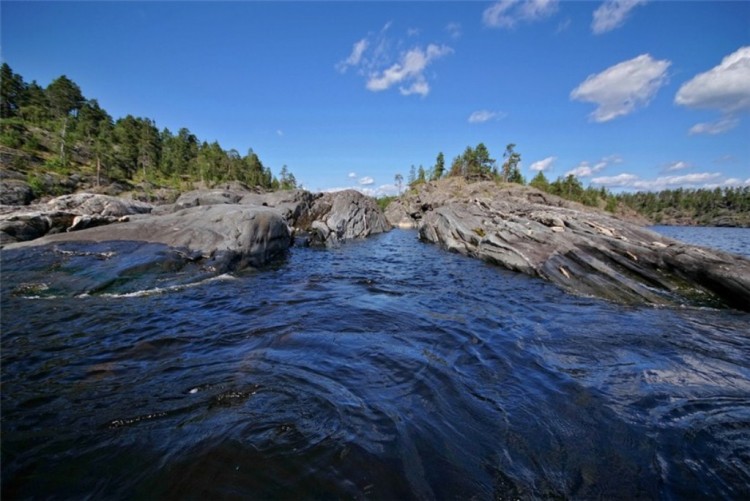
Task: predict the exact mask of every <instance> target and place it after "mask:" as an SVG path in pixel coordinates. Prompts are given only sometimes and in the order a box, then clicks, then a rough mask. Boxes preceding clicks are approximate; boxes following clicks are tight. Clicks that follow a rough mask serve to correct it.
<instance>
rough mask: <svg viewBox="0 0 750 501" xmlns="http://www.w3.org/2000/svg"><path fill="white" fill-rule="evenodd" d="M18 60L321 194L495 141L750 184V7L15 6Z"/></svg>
mask: <svg viewBox="0 0 750 501" xmlns="http://www.w3.org/2000/svg"><path fill="white" fill-rule="evenodd" d="M0 23H1V24H0V28H1V30H0V57H1V58H2V60H3V61H4V62H7V63H8V64H9V65H10V66H11V68H12V69H13V71H14V72H16V73H19V74H21V75H22V76H23V78H24V80H25V81H27V82H30V81H32V80H36V81H37V82H38V83H39V84H40V85H43V86H46V85H48V84H49V83H50V82H51V81H52V80H54V79H55V78H57V77H59V76H61V75H66V76H67V77H68V78H70V79H72V80H73V81H74V82H76V83H77V84H78V85H79V86H80V87H81V90H82V92H83V94H84V96H86V97H87V98H95V99H97V100H98V101H99V104H100V105H101V106H102V107H103V108H104V109H106V110H107V111H108V112H109V113H110V114H111V115H112V116H113V117H114V118H121V117H124V116H126V115H128V114H132V115H134V116H141V117H147V118H151V119H153V120H155V121H156V125H157V127H159V128H160V129H161V128H165V127H166V128H169V129H170V130H171V131H172V132H176V131H177V130H178V129H180V128H181V127H187V128H188V129H190V131H191V132H192V133H194V134H195V135H196V136H197V137H198V138H199V139H201V140H205V141H209V142H211V141H214V140H215V141H218V142H219V143H220V144H221V146H222V147H223V148H224V149H226V150H229V149H236V150H237V151H239V152H240V153H242V154H245V153H246V152H247V151H248V149H249V148H252V149H253V150H254V151H255V152H256V153H257V154H258V155H259V157H260V159H261V161H262V162H263V163H264V165H267V166H270V167H271V169H272V170H273V171H274V173H276V174H278V173H279V171H280V170H281V167H282V166H283V165H286V166H287V167H288V168H289V170H291V172H293V173H294V175H295V176H296V178H297V181H298V182H300V183H301V184H302V185H303V186H304V187H305V188H307V189H309V190H313V191H326V190H333V189H343V188H356V189H359V190H361V191H363V192H364V193H367V194H371V195H375V196H380V195H386V194H395V193H396V191H397V188H396V186H395V181H394V178H395V176H396V174H401V175H402V176H404V178H405V179H406V178H408V175H409V171H410V167H411V166H412V165H414V166H416V167H419V166H420V165H422V166H424V168H425V169H429V168H431V167H432V166H433V165H434V164H435V160H436V157H437V155H438V153H440V152H442V153H443V154H444V155H445V158H446V163H447V164H448V165H450V162H451V160H452V159H453V158H454V157H455V156H458V155H460V154H461V153H462V152H463V151H464V150H465V149H466V147H467V146H472V147H473V146H476V145H477V144H478V143H480V142H483V143H484V144H485V145H486V146H487V147H488V148H489V150H490V153H491V154H492V156H493V158H495V159H497V160H498V163H501V162H502V155H503V152H504V150H505V147H506V145H507V144H509V143H513V144H515V145H516V147H515V149H516V151H517V152H519V153H520V154H521V158H522V163H521V171H522V174H523V175H524V176H525V177H526V178H527V180H529V179H531V178H532V177H533V176H534V175H535V174H536V173H537V172H539V171H540V170H541V171H544V173H545V175H546V176H547V177H548V178H549V179H550V180H553V179H556V178H557V177H559V176H565V175H568V174H575V175H576V176H578V177H579V179H580V180H581V181H582V182H583V184H584V185H585V186H586V185H589V184H591V185H593V186H596V187H601V186H604V187H607V188H608V189H610V190H612V191H615V192H619V191H639V190H640V191H643V190H659V189H665V188H677V187H685V188H700V187H711V188H713V187H717V186H730V185H732V186H742V185H750V2H748V1H729V2H722V1H666V0H662V1H643V0H617V1H613V0H607V1H603V2H601V1H577V2H573V1H557V0H500V1H498V2H475V1H462V2H432V1H421V2H399V1H380V2H353V1H329V2H315V1H302V2H283V1H282V2H250V1H234V2H197V1H192V2H178V1H171V2H170V1H167V2H148V1H139V2H35V1H25V2H13V1H5V0H3V1H2V3H0Z"/></svg>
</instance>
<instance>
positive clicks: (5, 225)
mask: <svg viewBox="0 0 750 501" xmlns="http://www.w3.org/2000/svg"><path fill="white" fill-rule="evenodd" d="M0 207H1V210H0V247H2V246H4V245H7V244H10V243H14V242H24V241H28V240H34V239H36V238H40V237H43V236H44V235H47V234H55V233H60V232H65V231H77V230H82V229H86V228H92V227H95V226H102V225H106V224H111V223H115V222H122V221H126V220H128V218H129V217H130V216H133V215H137V214H148V213H150V212H151V210H152V209H153V206H152V205H150V204H147V203H143V202H139V201H136V200H126V199H122V198H117V197H113V196H109V195H99V194H94V193H77V194H74V195H63V196H61V197H57V198H53V199H52V200H50V201H49V202H47V203H44V204H37V205H29V206H8V205H4V206H0Z"/></svg>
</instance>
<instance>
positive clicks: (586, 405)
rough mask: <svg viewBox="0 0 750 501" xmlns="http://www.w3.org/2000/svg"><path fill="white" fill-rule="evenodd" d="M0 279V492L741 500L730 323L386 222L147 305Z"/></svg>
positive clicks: (743, 346) (743, 426)
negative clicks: (449, 247)
mask: <svg viewBox="0 0 750 501" xmlns="http://www.w3.org/2000/svg"><path fill="white" fill-rule="evenodd" d="M43 261H44V260H36V261H35V260H34V258H32V257H23V256H22V255H19V254H13V253H4V254H3V270H4V273H5V271H7V270H14V269H23V270H25V271H24V276H26V277H29V276H32V277H33V276H35V275H34V273H35V271H34V270H35V269H42V268H43V266H44V265H43ZM42 271H43V270H42ZM58 272H59V270H58ZM38 273H42V272H38ZM149 274H151V275H149ZM71 276H73V277H74V278H70V280H75V273H73V274H72V275H71ZM148 276H151V281H152V282H153V281H155V280H156V281H158V280H162V279H163V277H164V275H163V274H162V271H161V270H156V271H154V270H153V269H151V268H149V269H148V270H147V272H146V275H145V276H144V275H139V276H138V277H135V278H133V280H138V281H143V282H144V283H145V282H146V281H147V279H148ZM14 277H15V278H16V281H18V279H17V277H16V276H15V275H13V273H9V274H7V273H6V274H4V280H3V284H2V378H3V389H2V479H3V482H2V495H3V498H6V497H8V498H15V497H29V496H33V497H49V496H55V497H63V498H66V497H81V496H91V497H95V498H99V497H107V498H122V497H190V498H217V497H228V498H266V497H274V498H278V497H285V498H300V497H305V498H316V497H323V498H330V497H342V498H348V497H351V498H358V499H359V498H377V499H392V498H428V499H429V498H461V499H464V498H472V497H475V498H476V499H493V498H498V499H506V498H530V497H534V498H549V497H559V496H562V497H575V498H593V497H604V498H613V497H615V498H662V497H666V498H693V497H711V498H735V499H738V498H747V497H748V496H750V338H749V337H748V336H747V332H750V315H748V314H746V313H738V312H733V311H718V310H709V309H700V310H698V309H695V310H694V309H668V308H651V307H648V308H646V307H644V308H635V307H625V306H620V305H614V304H610V303H607V302H603V301H599V300H594V299H585V298H578V297H573V296H569V295H566V294H564V293H562V292H561V291H559V290H558V289H556V288H555V287H553V286H550V285H547V284H545V283H543V282H541V281H538V280H534V279H531V278H528V277H525V276H522V275H519V274H513V273H510V272H506V271H504V270H500V269H498V268H495V267H491V266H488V265H486V264H483V263H481V262H479V261H475V260H471V259H467V258H464V257H461V256H457V255H454V254H447V253H444V252H442V251H440V250H439V249H437V248H436V247H433V246H429V245H425V244H421V243H419V242H418V241H417V238H416V234H415V233H414V232H408V231H393V232H391V233H388V234H385V235H381V236H378V237H375V238H372V239H369V240H367V241H364V242H357V243H352V244H348V245H344V246H342V247H341V248H339V249H334V250H318V249H293V251H292V252H291V253H290V255H289V256H288V257H287V259H286V260H285V261H283V262H279V263H277V264H276V265H274V266H272V267H270V268H269V269H265V270H262V271H259V272H247V273H243V274H240V275H236V276H232V277H230V276H224V277H222V278H221V279H219V280H210V281H204V282H201V283H199V284H198V285H195V286H183V285H179V284H177V285H175V284H174V283H172V282H170V286H169V287H165V288H163V290H154V287H153V284H152V286H150V287H149V290H151V291H152V292H151V293H149V294H138V293H133V292H134V291H132V290H131V289H132V287H130V288H128V287H125V288H123V287H124V286H122V284H116V285H113V286H112V287H109V288H104V289H103V290H101V291H100V292H99V293H97V294H91V295H88V296H83V297H76V294H74V293H73V292H70V291H73V290H74V288H70V287H69V288H65V287H62V288H60V287H58V291H59V290H62V291H68V292H67V293H58V294H56V295H51V297H50V296H45V295H44V294H39V293H38V291H33V290H24V289H19V288H18V283H10V281H9V280H6V278H11V279H14ZM154 277H157V278H154ZM63 278H64V277H63V276H62V275H60V276H58V279H60V280H62V279H63ZM37 279H38V280H37ZM34 280H36V281H38V282H39V281H43V280H42V279H41V278H40V277H37V278H35V279H34ZM32 281H33V280H32ZM138 283H139V284H140V282H138ZM157 285H158V284H157ZM121 291H125V292H124V293H122V294H119V292H121Z"/></svg>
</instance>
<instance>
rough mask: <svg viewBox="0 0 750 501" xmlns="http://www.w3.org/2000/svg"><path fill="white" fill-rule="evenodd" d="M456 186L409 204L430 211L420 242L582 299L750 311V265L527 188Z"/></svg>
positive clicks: (424, 214)
mask: <svg viewBox="0 0 750 501" xmlns="http://www.w3.org/2000/svg"><path fill="white" fill-rule="evenodd" d="M455 183H456V182H455V181H452V180H448V181H446V182H445V183H443V182H440V183H435V184H434V185H433V186H432V193H437V192H439V191H442V194H441V195H439V196H437V197H436V196H433V195H432V194H431V192H429V191H428V192H425V191H421V192H419V193H417V194H416V195H414V198H417V197H419V201H416V200H406V201H405V203H404V205H409V204H411V205H412V206H414V205H416V204H419V205H418V206H419V207H425V206H429V207H430V208H429V209H427V210H424V211H421V213H420V217H419V219H418V220H415V221H418V222H417V223H416V224H418V227H419V236H420V238H421V239H422V240H425V241H428V242H432V243H436V244H438V245H440V246H441V247H443V248H445V249H447V250H450V251H454V252H458V253H461V254H465V255H468V256H472V257H476V258H479V259H482V260H484V261H487V262H491V263H494V264H497V265H500V266H503V267H505V268H508V269H510V270H515V271H519V272H522V273H525V274H528V275H531V276H536V277H541V278H544V279H546V280H549V281H551V282H553V283H555V284H557V285H558V286H560V287H562V288H563V289H565V290H568V291H570V292H573V293H576V294H585V295H592V296H596V297H602V298H607V299H612V300H616V301H622V302H629V303H642V302H646V303H652V304H682V303H685V302H688V303H698V304H718V303H723V304H727V305H730V306H733V307H736V308H740V309H744V310H750V260H748V259H745V258H743V257H741V256H735V255H732V254H728V253H725V252H721V251H718V250H712V249H704V248H700V247H695V246H690V245H686V244H683V243H681V242H678V241H675V240H672V239H668V238H665V237H662V236H660V235H658V234H656V233H654V232H651V231H649V230H646V229H644V228H641V227H639V226H636V225H633V224H630V223H628V222H625V221H622V220H619V219H616V218H613V217H610V216H609V215H607V214H606V213H604V212H601V211H597V210H589V209H586V208H584V207H583V206H579V205H578V204H573V203H567V202H564V201H560V200H555V198H556V197H551V196H550V195H547V194H539V195H538V196H537V194H535V193H533V192H532V191H530V190H532V189H531V188H528V187H520V186H519V187H518V188H515V187H505V186H500V187H493V186H488V184H490V183H477V184H480V185H484V186H475V187H473V188H472V187H467V186H456V184H455ZM451 193H452V194H453V195H452V196H450V197H446V196H445V194H451Z"/></svg>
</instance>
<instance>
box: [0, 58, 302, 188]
mask: <svg viewBox="0 0 750 501" xmlns="http://www.w3.org/2000/svg"><path fill="white" fill-rule="evenodd" d="M0 94H1V95H0V144H3V145H5V146H8V147H11V148H18V149H24V150H27V151H31V152H36V151H40V150H43V149H45V147H44V145H43V144H42V141H41V140H40V138H39V136H38V135H35V134H34V133H33V131H34V129H38V130H42V131H46V132H47V133H49V135H51V137H52V138H53V142H54V147H52V148H46V149H47V150H49V153H50V154H53V156H52V157H51V158H48V160H47V166H48V167H50V168H65V167H68V166H70V165H71V164H72V163H73V162H74V161H75V162H79V163H80V162H81V161H82V162H83V163H84V164H88V165H90V166H91V167H92V168H93V169H95V172H96V182H97V184H99V183H101V182H102V178H106V179H107V180H110V181H111V180H117V179H125V180H142V181H152V182H157V183H159V182H162V183H167V184H169V183H175V182H182V181H203V182H205V183H209V184H210V183H217V182H224V181H234V180H236V181H240V182H242V183H245V184H246V185H248V186H259V187H262V188H265V189H279V188H280V189H293V188H296V187H297V181H296V179H295V177H294V175H293V174H292V173H291V172H290V171H289V170H288V168H287V167H286V166H283V167H282V169H281V172H280V178H276V177H275V176H274V175H273V174H272V172H271V169H270V168H269V167H268V166H266V165H263V162H262V161H261V160H260V158H258V155H257V154H256V153H255V152H254V151H253V150H252V148H250V149H249V150H248V151H247V154H246V155H244V156H243V155H241V154H240V153H239V152H238V151H237V150H235V149H230V150H225V149H223V148H222V147H221V146H220V145H219V143H218V142H216V141H214V142H211V143H209V142H207V141H201V140H199V139H198V138H197V137H196V136H195V135H194V134H192V133H191V132H190V131H189V130H188V129H187V128H184V127H183V128H180V129H179V130H178V131H177V132H176V133H173V132H172V131H170V130H169V129H167V128H164V129H161V130H159V129H158V128H157V126H156V122H154V120H151V119H149V118H142V117H134V116H132V115H128V116H126V117H124V118H119V119H117V120H114V119H113V118H112V116H110V115H109V113H107V112H106V111H105V110H104V109H103V108H102V107H101V106H100V105H99V103H98V102H97V100H96V99H88V98H86V97H84V95H83V94H82V92H81V89H80V87H79V86H78V85H77V84H76V83H75V82H73V81H72V80H70V79H69V78H68V77H66V76H65V75H63V76H60V77H59V78H57V79H55V80H53V81H52V82H51V83H50V84H49V85H48V86H47V87H46V88H43V87H41V86H40V85H39V84H37V83H36V81H32V82H30V83H27V82H24V80H23V78H22V76H21V75H19V74H16V73H14V72H13V70H12V69H11V68H10V66H8V64H7V63H3V64H2V66H1V67H0Z"/></svg>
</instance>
